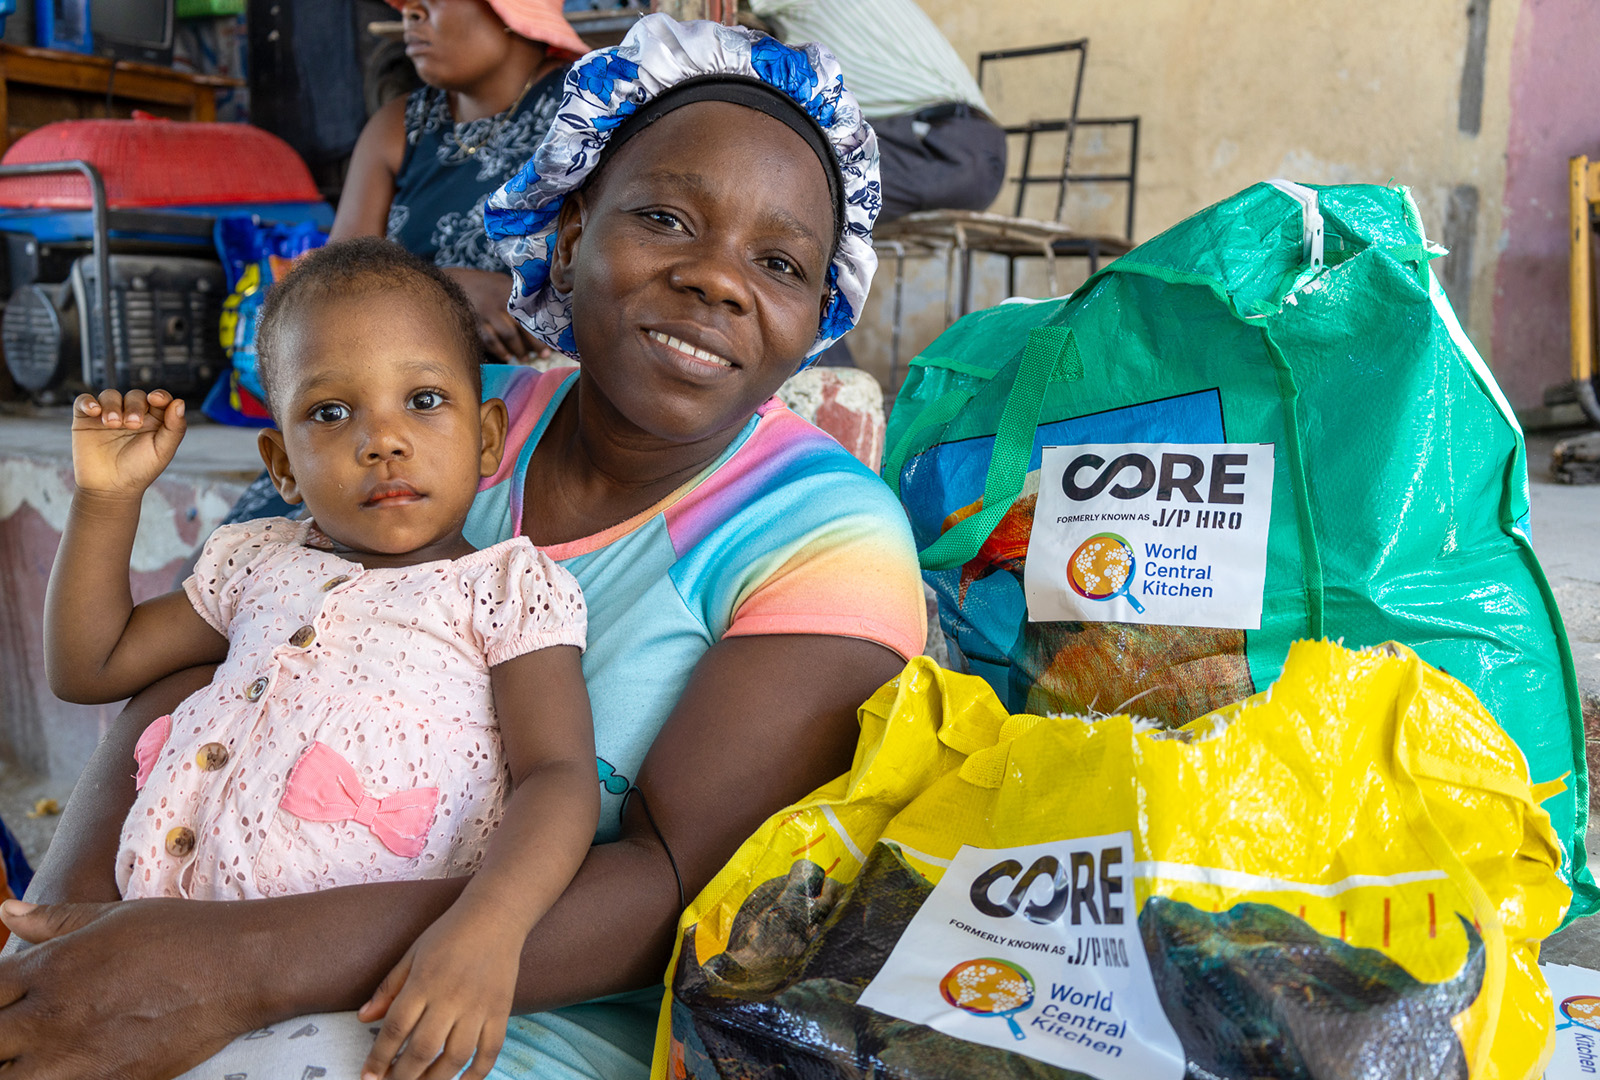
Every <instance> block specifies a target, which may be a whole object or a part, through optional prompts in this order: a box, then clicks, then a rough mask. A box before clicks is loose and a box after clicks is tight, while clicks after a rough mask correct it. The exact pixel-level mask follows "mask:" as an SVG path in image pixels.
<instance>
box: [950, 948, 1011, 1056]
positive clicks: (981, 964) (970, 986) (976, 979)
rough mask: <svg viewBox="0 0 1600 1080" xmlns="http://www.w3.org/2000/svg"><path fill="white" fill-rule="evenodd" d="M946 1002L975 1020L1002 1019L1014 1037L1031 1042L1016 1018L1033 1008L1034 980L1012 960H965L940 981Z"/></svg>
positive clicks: (990, 958)
mask: <svg viewBox="0 0 1600 1080" xmlns="http://www.w3.org/2000/svg"><path fill="white" fill-rule="evenodd" d="M939 993H941V994H943V995H944V999H945V1001H947V1002H949V1003H950V1004H951V1005H954V1006H955V1007H956V1008H958V1009H960V1010H962V1011H963V1012H969V1013H971V1014H972V1015H974V1016H998V1017H1001V1018H1002V1019H1004V1020H1005V1022H1006V1023H1007V1024H1010V1025H1011V1034H1013V1035H1015V1036H1016V1037H1017V1038H1019V1039H1025V1038H1027V1036H1026V1035H1024V1034H1023V1033H1022V1028H1020V1027H1019V1026H1017V1022H1016V1020H1014V1019H1013V1017H1015V1016H1016V1014H1017V1013H1019V1012H1022V1011H1023V1010H1024V1009H1026V1008H1027V1007H1028V1006H1029V1005H1032V1004H1033V976H1032V975H1029V974H1028V973H1027V972H1026V971H1024V970H1023V969H1022V967H1021V966H1020V965H1017V964H1013V963H1011V962H1010V961H1009V960H996V959H994V958H993V957H984V958H982V959H979V960H963V961H962V962H961V963H959V964H957V965H956V966H955V967H953V968H951V969H950V974H948V975H946V976H945V977H944V978H943V979H941V980H940V981H939Z"/></svg>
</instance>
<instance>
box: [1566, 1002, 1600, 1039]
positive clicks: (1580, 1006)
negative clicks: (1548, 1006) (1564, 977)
mask: <svg viewBox="0 0 1600 1080" xmlns="http://www.w3.org/2000/svg"><path fill="white" fill-rule="evenodd" d="M1561 1013H1562V1015H1563V1016H1565V1017H1566V1018H1567V1019H1568V1020H1570V1021H1571V1022H1572V1023H1574V1024H1581V1025H1582V1026H1583V1027H1586V1028H1590V1029H1592V1030H1594V1031H1600V997H1595V996H1594V995H1593V994H1579V995H1578V996H1577V997H1569V998H1567V1000H1565V1001H1563V1002H1562V1003H1561Z"/></svg>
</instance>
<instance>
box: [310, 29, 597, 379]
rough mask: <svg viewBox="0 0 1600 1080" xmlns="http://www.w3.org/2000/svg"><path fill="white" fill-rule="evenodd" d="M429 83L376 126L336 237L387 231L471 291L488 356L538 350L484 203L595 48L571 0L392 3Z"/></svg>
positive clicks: (357, 165) (391, 107)
mask: <svg viewBox="0 0 1600 1080" xmlns="http://www.w3.org/2000/svg"><path fill="white" fill-rule="evenodd" d="M389 2H390V3H391V4H392V5H393V6H394V7H396V8H398V9H399V10H400V13H401V17H402V18H403V20H404V22H405V44H406V55H407V56H409V57H410V58H411V61H412V63H413V64H415V65H416V69H417V75H418V76H420V77H421V79H422V81H423V83H424V84H425V85H423V86H422V87H421V88H419V89H418V90H416V91H414V92H413V93H412V94H410V95H409V96H408V97H405V98H401V99H396V100H394V101H391V102H389V103H388V104H387V105H385V106H383V107H382V108H381V109H379V110H378V111H377V112H376V113H374V114H373V116H372V119H370V120H368V121H367V126H366V127H365V128H364V129H362V132H361V138H360V139H359V140H358V141H357V142H356V148H355V152H354V154H353V156H352V157H351V159H350V172H349V174H348V176H347V178H346V180H345V187H344V194H343V196H342V197H341V198H340V200H339V210H338V213H337V215H336V216H335V217H334V220H333V232H332V235H331V237H330V239H332V240H347V239H349V238H351V237H354V236H387V237H388V238H389V239H391V240H393V241H395V242H397V243H398V244H399V245H400V246H401V247H403V248H405V249H406V250H407V251H410V252H411V253H412V254H414V255H420V256H422V257H423V258H425V259H431V260H432V261H433V262H434V264H435V265H437V266H439V267H441V268H443V269H445V270H446V271H447V272H448V273H449V275H450V276H451V277H453V278H454V279H455V280H456V281H457V283H459V284H460V285H461V287H462V288H463V289H464V290H465V291H466V293H467V296H468V298H469V299H471V301H472V306H473V308H474V310H475V311H476V312H477V315H478V332H479V336H480V337H481V338H482V340H483V346H484V350H485V351H486V352H487V353H489V354H490V355H491V356H493V357H495V358H497V359H499V360H502V361H513V360H520V359H522V358H523V357H524V356H526V355H527V354H528V353H529V352H530V350H531V349H532V348H533V343H532V340H531V339H530V338H529V337H527V336H526V335H525V334H524V333H523V331H522V330H521V328H520V327H519V326H518V325H517V322H516V320H514V319H513V318H512V317H511V316H510V314H509V313H508V312H507V311H506V300H507V298H508V297H509V296H510V295H511V277H510V275H509V274H507V273H506V270H505V264H504V263H502V262H501V261H500V260H499V258H498V257H497V256H496V255H495V253H494V248H493V246H492V245H491V244H490V243H489V238H488V237H487V236H486V235H485V234H484V231H483V204H484V201H485V200H486V199H487V198H488V197H489V195H490V194H491V193H493V192H494V191H495V190H496V189H498V188H499V187H500V185H501V184H503V183H505V182H506V181H507V180H508V179H510V178H511V176H512V175H513V174H514V173H515V172H516V171H517V169H518V168H520V167H521V166H522V164H523V163H524V162H525V161H527V160H528V158H530V157H532V156H533V151H534V148H535V147H537V146H538V145H539V141H540V140H541V139H543V138H544V133H545V131H546V130H548V129H549V127H550V120H551V118H552V117H554V116H555V108H556V104H557V103H558V102H559V101H560V100H561V80H562V77H563V76H564V75H565V74H566V69H567V62H568V61H570V60H571V59H573V58H575V57H577V56H579V55H581V54H582V53H584V52H586V51H588V50H587V46H585V45H584V43H583V41H582V40H581V39H580V38H579V37H578V35H577V33H576V32H575V31H574V30H573V29H572V27H571V25H570V24H568V22H567V21H566V19H565V18H564V17H563V16H562V14H561V0H389Z"/></svg>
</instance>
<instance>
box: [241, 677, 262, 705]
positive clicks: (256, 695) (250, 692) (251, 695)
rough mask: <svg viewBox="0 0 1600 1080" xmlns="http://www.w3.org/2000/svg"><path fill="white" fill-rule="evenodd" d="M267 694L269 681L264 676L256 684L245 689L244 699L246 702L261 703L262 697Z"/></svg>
mask: <svg viewBox="0 0 1600 1080" xmlns="http://www.w3.org/2000/svg"><path fill="white" fill-rule="evenodd" d="M266 692H267V679H266V676H265V675H263V676H262V677H261V678H259V679H257V680H256V681H255V682H253V683H251V684H250V685H249V686H247V687H245V689H244V699H245V700H246V701H260V700H261V695H262V694H265V693H266Z"/></svg>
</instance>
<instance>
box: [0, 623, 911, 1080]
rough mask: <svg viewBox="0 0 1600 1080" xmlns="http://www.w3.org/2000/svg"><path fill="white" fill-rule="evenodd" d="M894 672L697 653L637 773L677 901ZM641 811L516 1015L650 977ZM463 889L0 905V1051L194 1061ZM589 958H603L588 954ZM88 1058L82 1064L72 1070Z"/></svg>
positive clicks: (582, 888) (364, 962)
mask: <svg viewBox="0 0 1600 1080" xmlns="http://www.w3.org/2000/svg"><path fill="white" fill-rule="evenodd" d="M901 666H902V662H901V660H900V659H899V658H898V657H897V656H896V655H895V654H894V653H892V652H891V651H889V650H888V649H886V648H884V647H882V646H880V645H876V644H873V643H871V642H866V641H859V640H855V639H849V638H835V637H823V636H800V635H796V636H772V637H740V638H730V639H728V640H725V641H723V642H721V643H719V644H718V645H716V646H715V647H713V648H712V649H711V650H710V651H709V652H708V653H707V654H706V655H705V656H704V657H703V658H702V659H701V661H700V663H699V665H698V666H697V667H696V668H695V671H694V674H693V676H692V677H691V679H690V682H689V685H688V687H687V689H686V690H685V691H684V694H683V697H682V698H681V699H680V701H679V703H678V705H677V707H676V708H675V709H674V710H673V713H672V716H671V717H670V718H669V719H668V721H667V724H666V726H665V727H664V728H663V729H662V731H661V734H660V735H659V736H658V737H657V738H656V741H655V743H654V744H653V746H652V748H651V751H650V754H649V756H648V757H647V758H646V760H645V763H644V766H643V768H642V769H641V770H640V775H639V788H640V791H641V792H642V793H643V795H644V798H645V799H646V800H647V801H648V805H649V808H650V811H651V813H652V814H653V815H654V817H655V821H656V823H657V824H658V825H659V826H660V828H661V831H662V833H663V835H664V836H665V837H666V840H667V842H668V844H670V845H671V848H672V854H673V856H674V857H675V859H676V862H677V867H678V870H679V872H680V873H681V874H682V876H683V890H684V896H685V897H693V896H694V895H695V893H696V892H697V891H698V890H699V889H700V888H702V887H703V886H704V885H705V884H706V883H707V882H708V881H709V880H710V879H711V877H712V876H713V875H714V874H715V873H716V872H717V871H718V870H719V869H720V868H721V867H722V865H723V864H724V863H725V862H726V861H727V859H728V858H729V857H730V856H731V855H732V854H733V852H734V850H735V849H736V848H737V847H738V846H739V844H740V843H741V842H743V840H744V839H745V838H746V837H747V836H748V835H749V834H750V833H751V832H753V831H754V830H755V828H756V826H758V825H759V824H760V823H761V822H762V821H763V820H765V819H766V818H767V817H768V816H770V815H771V814H772V813H773V812H775V811H777V810H779V809H781V808H782V807H783V806H785V805H787V804H788V803H791V802H793V801H795V800H797V799H799V798H801V797H802V796H804V795H805V794H807V793H808V792H810V791H811V790H813V789H814V788H816V787H818V786H819V785H821V784H823V783H826V782H827V781H828V780H830V779H832V778H833V777H834V776H837V775H838V774H839V773H841V772H843V771H844V770H845V769H846V768H848V767H849V763H850V758H851V754H852V751H853V749H854V746H855V742H856V736H857V725H856V709H857V707H858V706H859V705H860V703H861V702H863V701H865V700H866V699H867V698H868V697H869V696H871V694H872V692H873V691H874V690H876V689H877V688H878V687H879V686H880V685H882V683H884V682H885V681H887V680H888V679H890V678H892V677H893V676H894V675H895V673H896V672H897V671H899V669H900V667H901ZM819 673H826V677H819ZM638 807H639V803H638V801H637V799H636V800H633V801H632V802H630V812H629V814H628V816H627V818H626V819H625V821H624V834H623V837H622V839H621V840H619V841H618V842H616V843H611V844H602V845H597V846H595V847H593V848H591V849H590V853H589V856H588V858H587V859H585V861H584V863H583V866H582V867H580V868H579V871H578V874H577V876H576V877H575V878H574V879H573V882H572V884H571V885H570V886H568V888H567V890H566V892H565V893H563V894H562V896H561V898H560V899H559V900H557V901H556V903H555V904H554V905H553V906H552V907H551V908H550V911H549V912H548V913H547V914H546V915H545V917H544V918H543V919H542V920H540V922H539V924H538V925H537V926H536V927H535V928H534V931H533V933H532V934H531V935H530V936H529V938H528V941H527V944H526V946H525V947H524V949H523V954H522V973H521V977H520V979H519V981H518V984H517V997H516V1002H517V1009H518V1011H533V1010H538V1009H546V1008H552V1007H555V1006H558V1005H564V1004H570V1003H573V1002H577V1001H583V1000H587V999H589V998H592V997H597V996H600V995H603V994H610V993H616V992H619V991H623V990H629V989H636V988H639V987H644V986H649V985H651V984H653V983H657V982H659V981H660V980H661V978H662V976H663V974H664V973H665V968H666V963H667V959H668V957H669V956H670V954H671V950H672V944H673V937H674V933H675V928H676V923H677V917H678V913H679V906H678V886H677V884H676V883H675V881H674V878H673V873H672V868H671V865H670V864H669V863H668V861H667V858H666V855H665V854H664V853H663V851H662V848H661V846H660V844H659V843H658V842H657V840H656V839H655V835H654V832H653V831H652V829H651V828H650V825H649V823H648V822H647V820H646V818H645V816H644V814H643V813H642V812H640V810H639V809H638ZM74 820H75V821H76V820H82V819H74ZM67 824H68V822H67V821H63V827H64V828H65V827H66V826H67ZM68 844H69V848H72V849H79V850H82V849H85V848H90V847H93V845H85V844H83V843H82V842H81V841H79V840H77V839H73V838H69V840H68ZM463 885H464V882H462V881H461V880H458V879H457V880H446V881H422V882H397V883H393V884H382V885H366V886H357V887H352V888H345V889H332V890H329V891H326V892H320V893H310V894H306V895H303V896H293V897H285V898H282V899H273V900H259V901H241V902H235V903H224V904H204V905H202V904H197V903H177V904H174V903H170V902H164V901H134V902H128V903H123V904H118V905H112V906H109V907H100V908H96V907H85V908H79V909H75V910H72V911H69V912H67V913H66V915H65V917H62V916H58V915H55V914H53V913H52V912H51V910H50V909H39V910H37V911H34V912H32V913H28V914H21V915H13V914H11V913H10V912H7V917H6V922H7V924H8V925H9V926H11V928H12V929H13V930H14V931H16V932H17V933H19V934H21V935H22V936H24V937H26V938H27V939H28V940H37V939H45V938H49V939H50V940H48V941H46V943H45V944H43V945H41V946H39V947H37V948H34V949H30V950H27V951H26V952H25V953H24V954H22V955H21V956H20V957H14V958H11V959H8V960H5V961H0V1004H4V1005H5V1007H3V1008H0V1058H17V1059H18V1066H20V1068H19V1067H17V1066H14V1069H16V1071H15V1074H14V1080H36V1078H43V1077H49V1078H52V1080H53V1078H54V1077H57V1076H62V1077H65V1076H69V1075H73V1076H79V1075H105V1076H120V1077H127V1078H130V1080H131V1078H138V1077H147V1076H148V1077H154V1076H159V1075H162V1072H161V1070H162V1069H163V1068H169V1067H170V1065H171V1064H172V1063H173V1061H174V1056H175V1055H181V1056H182V1057H183V1062H182V1063H183V1064H185V1067H187V1066H188V1065H193V1064H197V1063H198V1062H200V1061H202V1060H204V1059H205V1057H206V1056H207V1055H208V1054H210V1053H212V1052H214V1051H215V1050H216V1049H217V1047H218V1046H219V1045H220V1043H219V1042H218V1039H223V1040H224V1041H225V1039H226V1037H227V1036H231V1035H237V1034H241V1033H243V1032H245V1031H248V1030H251V1029H253V1028H256V1027H260V1026H263V1025H265V1024H268V1023H272V1022H274V1021H277V1020H280V1019H284V1018H286V1017H290V1016H295V1015H299V1014H303V1013H309V1012H321V1011H331V1010H337V1009H353V1008H356V1007H357V1006H358V1005H360V1004H361V1003H362V1002H363V1001H364V1000H365V998H366V996H367V994H368V992H369V991H370V989H371V987H373V986H376V985H377V983H378V981H379V980H380V979H381V978H382V977H383V975H384V974H385V973H386V972H387V971H388V970H389V968H391V967H392V966H394V964H395V963H396V962H397V961H398V960H399V959H400V958H401V956H402V955H403V954H404V953H405V951H406V949H407V948H408V947H409V946H410V944H411V942H412V941H413V940H414V939H415V938H416V937H417V935H419V934H420V933H421V932H422V931H423V930H424V929H425V928H426V927H427V926H428V925H429V924H430V923H431V922H432V921H433V920H434V919H436V918H437V917H438V916H439V915H440V914H442V913H443V912H444V911H445V909H446V908H448V907H449V905H450V904H451V902H452V901H453V900H454V899H455V897H456V896H457V895H459V893H460V891H461V889H462V887H463ZM52 935H59V936H54V937H52ZM596 956H606V957H609V958H610V960H611V963H609V964H606V965H597V964H595V962H594V958H595V957H596ZM106 957H116V958H117V961H116V963H114V964H108V963H106V961H105V958H106ZM185 973H190V977H188V978H185ZM186 987H187V989H186ZM5 1003H10V1004H5ZM173 1024H182V1025H184V1026H185V1027H184V1028H175V1027H173V1026H171V1025H173ZM184 1029H188V1030H191V1031H192V1033H193V1034H192V1037H191V1041H190V1042H189V1043H187V1044H185V1045H182V1046H178V1047H176V1048H175V1047H174V1046H173V1040H172V1039H171V1032H172V1031H173V1030H184ZM86 1053H87V1054H91V1055H92V1060H93V1061H94V1063H95V1065H96V1069H95V1070H94V1071H92V1072H91V1071H82V1070H81V1068H80V1071H78V1072H74V1071H72V1067H71V1066H72V1063H74V1062H76V1063H78V1064H79V1065H80V1066H81V1062H82V1061H83V1055H84V1054H86ZM34 1063H37V1065H35V1064H34ZM52 1069H53V1070H55V1071H51V1070H52Z"/></svg>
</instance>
